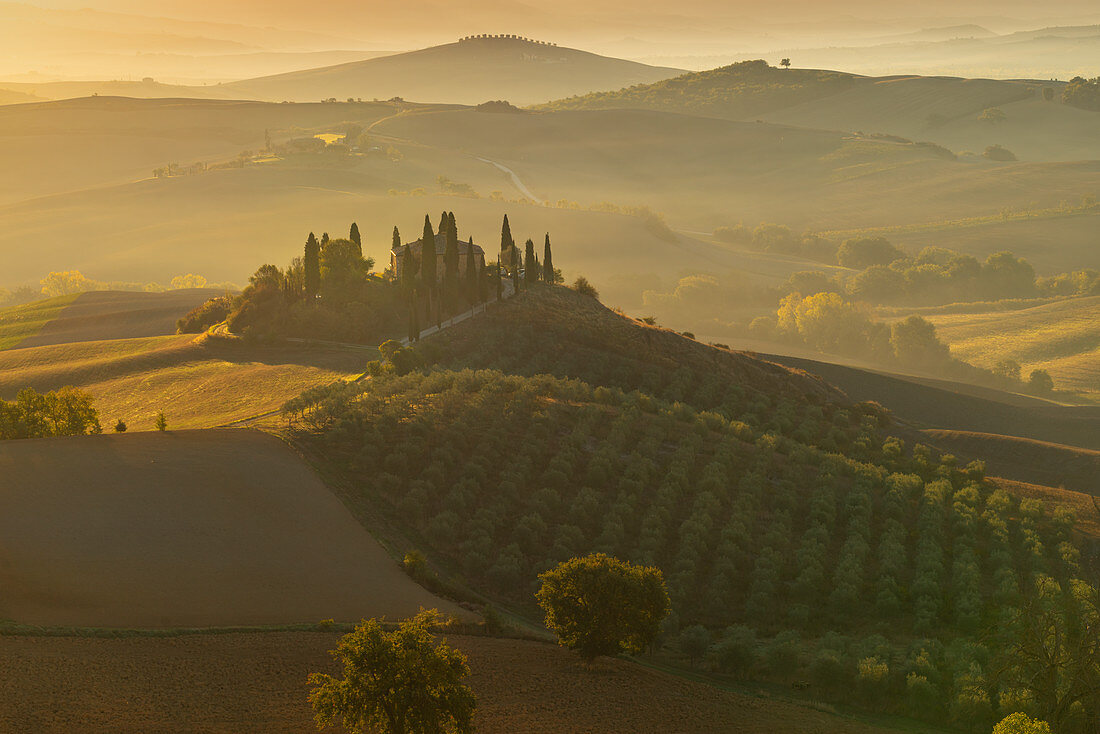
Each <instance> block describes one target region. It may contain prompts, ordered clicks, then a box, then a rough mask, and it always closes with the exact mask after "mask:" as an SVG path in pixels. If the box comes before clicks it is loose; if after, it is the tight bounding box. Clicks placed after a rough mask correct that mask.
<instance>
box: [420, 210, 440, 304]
mask: <svg viewBox="0 0 1100 734" xmlns="http://www.w3.org/2000/svg"><path fill="white" fill-rule="evenodd" d="M420 244H421V247H420V287H421V288H423V289H424V297H425V298H426V299H427V307H426V308H427V311H426V314H427V317H428V320H429V321H430V320H431V318H432V300H433V299H434V298H435V283H436V278H435V270H436V268H435V232H433V231H432V220H431V217H429V216H428V215H427V214H425V215H424V234H423V235H421V239H420Z"/></svg>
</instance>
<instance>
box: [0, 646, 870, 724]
mask: <svg viewBox="0 0 1100 734" xmlns="http://www.w3.org/2000/svg"><path fill="white" fill-rule="evenodd" d="M338 638H339V635H338V634H337V633H312V632H277V633H232V634H218V635H189V636H183V637H173V638H128V639H90V638H33V637H4V638H0V669H2V670H7V671H15V670H18V671H20V674H19V675H11V676H0V729H2V730H4V731H27V732H29V731H34V732H42V733H43V734H45V733H47V732H72V731H80V732H83V733H84V734H96V733H97V732H111V733H112V734H116V733H122V732H143V733H144V734H153V733H154V732H180V731H188V732H234V733H237V734H239V733H243V732H264V733H265V734H266V733H268V732H308V731H315V728H314V726H313V722H312V712H311V710H310V707H309V704H308V702H307V701H306V696H307V694H308V686H307V685H306V678H307V676H308V674H309V673H310V672H315V671H331V672H336V670H335V666H334V665H333V662H332V660H331V658H330V657H329V656H328V654H327V653H326V651H327V650H329V649H331V648H333V647H335V645H336V642H337V640H338ZM449 639H450V641H451V643H452V644H454V645H455V646H456V647H458V648H460V649H461V650H462V651H464V652H465V653H466V654H467V655H468V656H469V664H470V669H471V676H470V680H469V682H470V685H471V687H472V688H473V689H474V692H475V693H476V695H477V697H478V709H477V714H476V716H475V724H476V726H477V730H478V731H479V732H482V733H483V734H485V733H492V732H501V733H502V734H503V733H508V734H512V733H515V732H525V733H528V734H535V733H538V732H608V733H610V732H661V733H662V734H664V733H668V732H742V733H745V734H819V733H820V734H824V733H825V732H836V733H838V734H871V733H872V732H883V731H887V730H885V729H880V728H877V727H874V726H871V725H868V724H864V723H862V722H859V721H855V720H851V719H847V718H842V717H840V716H835V715H830V714H827V713H823V712H821V711H816V710H813V709H810V708H806V707H803V706H798V705H795V704H792V703H787V702H782V701H776V700H766V699H761V698H756V697H751V696H747V695H742V694H737V693H732V692H728V691H723V690H720V689H717V688H713V687H711V686H708V685H705V684H702V683H695V682H692V681H688V680H685V679H683V678H678V677H675V676H672V675H667V674H664V673H660V672H656V671H653V670H650V669H647V668H644V667H642V666H640V665H636V664H633V663H630V662H627V661H623V660H605V661H601V662H598V663H597V664H596V665H595V666H594V667H593V668H586V667H585V666H584V665H582V664H581V662H580V661H579V659H578V658H577V657H576V656H575V655H573V654H572V653H569V652H568V651H566V650H564V649H563V648H560V647H556V646H554V645H550V644H547V643H541V642H531V641H525V640H502V639H492V638H481V637H450V638H449ZM330 731H334V730H330Z"/></svg>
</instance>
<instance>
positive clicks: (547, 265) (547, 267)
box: [542, 232, 558, 285]
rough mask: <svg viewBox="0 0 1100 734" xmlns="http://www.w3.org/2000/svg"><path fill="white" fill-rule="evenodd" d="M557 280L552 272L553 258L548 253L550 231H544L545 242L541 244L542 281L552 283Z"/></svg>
mask: <svg viewBox="0 0 1100 734" xmlns="http://www.w3.org/2000/svg"><path fill="white" fill-rule="evenodd" d="M557 280H558V278H557V274H556V273H555V272H554V259H553V257H552V255H551V254H550V233H549V232H547V233H546V243H545V244H544V245H543V246H542V282H544V283H549V284H550V285H553V284H554V283H556V282H557Z"/></svg>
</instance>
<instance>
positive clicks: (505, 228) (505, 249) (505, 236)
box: [497, 214, 516, 268]
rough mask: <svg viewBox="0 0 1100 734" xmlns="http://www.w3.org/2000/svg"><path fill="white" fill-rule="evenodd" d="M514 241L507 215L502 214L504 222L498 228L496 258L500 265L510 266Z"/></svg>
mask: <svg viewBox="0 0 1100 734" xmlns="http://www.w3.org/2000/svg"><path fill="white" fill-rule="evenodd" d="M515 246H516V243H515V240H513V239H512V227H511V225H509V224H508V215H507V214H505V215H504V224H503V225H502V226H501V228H500V257H499V258H498V259H497V263H498V264H499V265H500V266H501V267H508V268H510V267H511V263H512V250H513V249H515Z"/></svg>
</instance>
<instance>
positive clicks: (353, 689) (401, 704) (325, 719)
mask: <svg viewBox="0 0 1100 734" xmlns="http://www.w3.org/2000/svg"><path fill="white" fill-rule="evenodd" d="M440 619H441V615H440V614H439V612H438V611H436V610H434V609H433V610H430V611H422V612H420V614H418V615H416V616H415V617H413V618H411V619H408V620H406V621H404V622H402V623H401V625H400V627H399V628H398V629H397V630H395V631H393V632H386V631H385V630H384V629H382V625H381V623H380V622H379V621H378V620H376V619H370V620H365V621H363V622H362V623H360V624H359V625H358V626H357V627H356V628H355V631H354V632H350V633H348V634H347V635H344V637H342V638H341V639H340V644H339V645H338V646H337V648H336V649H335V650H333V651H332V656H333V657H334V658H336V659H337V660H338V661H340V662H341V663H342V664H343V666H344V671H343V678H334V677H333V676H331V675H326V674H324V673H314V674H312V675H310V676H309V684H310V686H312V687H313V690H312V691H311V692H310V694H309V702H310V703H311V704H312V705H313V711H314V714H315V717H314V718H315V721H316V723H317V728H318V729H324V728H326V727H327V726H329V725H330V724H332V723H334V722H336V721H337V720H339V721H340V723H342V724H343V726H344V728H345V729H347V730H348V731H349V732H352V734H364V733H365V732H385V733H386V734H441V733H442V732H456V733H458V734H466V733H467V732H472V731H473V730H474V728H473V714H474V708H475V707H476V706H477V699H476V698H475V697H474V694H473V691H471V690H470V688H469V687H468V686H467V685H465V684H464V683H463V682H462V679H463V678H465V677H466V676H467V675H469V674H470V668H469V666H468V665H467V664H466V656H465V655H463V654H462V653H461V652H459V651H458V650H455V649H453V648H451V647H449V646H448V645H447V641H446V640H440V641H439V642H438V643H436V640H435V637H434V636H433V635H432V633H431V628H432V627H433V626H436V625H437V624H438V623H439V620H440Z"/></svg>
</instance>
